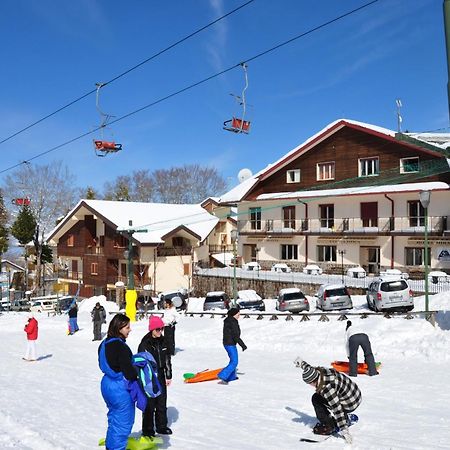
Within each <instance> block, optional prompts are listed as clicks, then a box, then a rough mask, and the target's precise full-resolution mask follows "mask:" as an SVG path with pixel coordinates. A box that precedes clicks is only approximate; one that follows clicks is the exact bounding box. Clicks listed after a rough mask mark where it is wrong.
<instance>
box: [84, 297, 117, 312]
mask: <svg viewBox="0 0 450 450" xmlns="http://www.w3.org/2000/svg"><path fill="white" fill-rule="evenodd" d="M97 302H99V303H100V305H102V306H103V308H105V311H106V314H109V313H114V312H117V311H119V307H118V306H117V304H116V303H115V302H108V301H106V297H105V296H104V295H98V296H96V297H90V298H85V299H84V300H82V301H81V302H80V304H79V305H78V312H80V313H86V312H87V313H89V314H90V313H91V311H92V310H93V309H94V306H95V304H96V303H97Z"/></svg>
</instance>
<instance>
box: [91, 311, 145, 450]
mask: <svg viewBox="0 0 450 450" xmlns="http://www.w3.org/2000/svg"><path fill="white" fill-rule="evenodd" d="M130 331H131V328H130V319H129V318H128V317H127V316H125V315H124V314H116V315H115V316H114V318H113V319H112V320H111V322H110V324H109V328H108V336H107V338H106V339H105V340H104V341H103V342H102V343H101V344H100V347H99V348H98V361H99V366H100V370H101V371H102V372H103V373H104V375H103V378H102V382H101V392H102V396H103V399H104V400H105V403H106V406H107V407H108V431H107V433H106V448H109V449H125V447H126V445H127V440H128V436H129V434H130V433H131V429H132V428H133V424H134V417H135V408H134V401H133V399H132V398H131V395H130V392H129V391H128V389H127V386H126V383H125V380H130V381H134V380H137V372H136V370H135V368H134V366H133V364H132V361H131V359H132V353H131V350H130V348H129V347H128V345H127V344H126V342H125V340H126V338H127V337H128V335H129V333H130Z"/></svg>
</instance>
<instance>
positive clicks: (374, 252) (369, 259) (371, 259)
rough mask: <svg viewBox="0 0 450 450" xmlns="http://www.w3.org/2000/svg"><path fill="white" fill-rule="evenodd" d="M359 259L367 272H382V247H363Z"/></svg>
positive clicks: (376, 273)
mask: <svg viewBox="0 0 450 450" xmlns="http://www.w3.org/2000/svg"><path fill="white" fill-rule="evenodd" d="M359 259H360V261H361V266H362V267H363V268H364V270H365V271H366V272H367V274H371V275H378V274H379V273H380V247H361V248H360V255H359Z"/></svg>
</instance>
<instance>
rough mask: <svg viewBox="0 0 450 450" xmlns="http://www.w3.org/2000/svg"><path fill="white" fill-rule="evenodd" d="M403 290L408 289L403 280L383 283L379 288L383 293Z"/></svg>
mask: <svg viewBox="0 0 450 450" xmlns="http://www.w3.org/2000/svg"><path fill="white" fill-rule="evenodd" d="M405 289H408V283H407V282H406V281H405V280H396V281H385V282H384V283H381V286H380V290H381V291H383V292H395V291H404V290H405Z"/></svg>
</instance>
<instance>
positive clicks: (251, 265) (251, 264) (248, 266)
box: [242, 261, 261, 271]
mask: <svg viewBox="0 0 450 450" xmlns="http://www.w3.org/2000/svg"><path fill="white" fill-rule="evenodd" d="M242 268H243V269H244V270H254V271H258V270H261V266H260V265H259V264H258V263H257V262H254V261H253V262H248V263H245V264H244V265H243V266H242Z"/></svg>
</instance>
